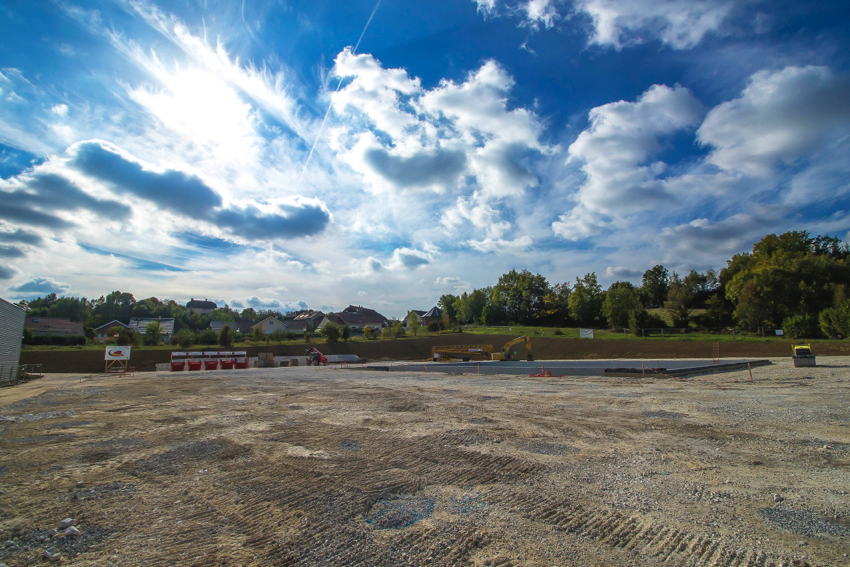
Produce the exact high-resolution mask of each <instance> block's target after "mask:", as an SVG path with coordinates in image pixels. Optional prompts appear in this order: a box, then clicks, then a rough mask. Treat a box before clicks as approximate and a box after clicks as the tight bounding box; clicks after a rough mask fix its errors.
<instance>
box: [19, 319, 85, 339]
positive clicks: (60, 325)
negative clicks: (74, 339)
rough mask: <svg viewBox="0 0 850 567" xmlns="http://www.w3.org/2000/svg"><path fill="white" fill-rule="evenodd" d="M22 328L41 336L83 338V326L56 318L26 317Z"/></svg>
mask: <svg viewBox="0 0 850 567" xmlns="http://www.w3.org/2000/svg"><path fill="white" fill-rule="evenodd" d="M24 328H25V329H29V330H31V331H32V332H33V333H38V334H42V335H66V336H83V335H85V334H86V332H85V330H83V324H82V323H80V322H77V321H71V320H70V319H59V318H58V317H27V318H26V320H25V321H24Z"/></svg>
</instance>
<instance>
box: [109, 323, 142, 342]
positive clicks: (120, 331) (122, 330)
mask: <svg viewBox="0 0 850 567" xmlns="http://www.w3.org/2000/svg"><path fill="white" fill-rule="evenodd" d="M107 335H108V336H109V337H112V338H113V339H114V340H115V344H117V345H121V346H132V345H135V344H139V339H140V335H139V333H135V332H133V331H132V330H130V329H128V328H127V327H122V326H120V325H115V326H114V327H110V328H109V330H108V331H107Z"/></svg>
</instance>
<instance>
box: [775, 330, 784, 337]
mask: <svg viewBox="0 0 850 567" xmlns="http://www.w3.org/2000/svg"><path fill="white" fill-rule="evenodd" d="M784 334H785V331H783V330H782V329H776V336H778V337H781V336H782V335H784Z"/></svg>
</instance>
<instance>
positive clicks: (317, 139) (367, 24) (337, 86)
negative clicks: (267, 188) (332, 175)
mask: <svg viewBox="0 0 850 567" xmlns="http://www.w3.org/2000/svg"><path fill="white" fill-rule="evenodd" d="M380 5H381V0H378V3H377V4H375V8H374V9H373V10H372V14H371V15H370V16H369V19H368V20H367V21H366V25H365V26H363V31H362V32H360V37H359V38H357V43H356V44H355V45H354V51H352V54H355V55H356V54H357V48H358V47H360V42H361V41H363V36H364V35H365V34H366V30H367V29H369V24H371V23H372V18H374V17H375V12H377V11H378V6H380ZM341 86H342V77H340V79H339V82H338V83H337V84H336V89H334V94H336V93H337V92H339V87H341ZM333 105H334V99H333V96H331V103H330V104H329V105H328V109H327V111H325V117H324V118H322V125H321V126H319V133H318V134H316V139H315V140H313V145H312V146H310V153H309V154H307V161H305V162H304V169H302V170H301V175H299V176H298V183H297V184H296V185H295V189H296V190H297V189H298V188H300V187H301V179H302V178H303V177H304V172H305V171H307V166H308V165H310V158H311V157H313V150H315V149H316V144H318V143H319V139H320V138H321V137H322V132H323V131H324V129H325V122H327V121H328V115H329V114H330V113H331V108H333Z"/></svg>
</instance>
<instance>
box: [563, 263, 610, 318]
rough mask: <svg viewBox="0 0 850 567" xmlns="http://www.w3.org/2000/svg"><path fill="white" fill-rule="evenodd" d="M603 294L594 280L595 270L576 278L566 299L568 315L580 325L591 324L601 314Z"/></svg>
mask: <svg viewBox="0 0 850 567" xmlns="http://www.w3.org/2000/svg"><path fill="white" fill-rule="evenodd" d="M604 300H605V294H604V292H603V291H602V286H600V285H599V282H598V281H597V280H596V272H591V273H589V274H586V275H585V276H584V277H583V278H581V279H579V278H578V277H577V278H576V284H575V286H573V290H572V293H571V294H570V298H569V300H568V305H569V308H570V316H571V317H572V318H573V319H575V320H576V321H578V322H579V323H581V324H582V325H593V324H594V323H596V322H597V321H598V320H599V318H600V317H601V315H602V302H603V301H604Z"/></svg>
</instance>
